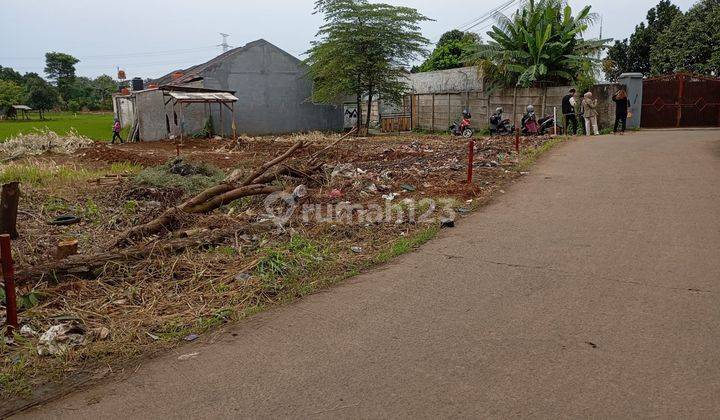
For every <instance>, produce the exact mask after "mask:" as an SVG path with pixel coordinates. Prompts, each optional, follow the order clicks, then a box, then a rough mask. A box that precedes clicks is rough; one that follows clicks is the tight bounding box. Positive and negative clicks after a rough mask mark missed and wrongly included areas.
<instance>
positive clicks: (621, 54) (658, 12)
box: [603, 0, 682, 81]
mask: <svg viewBox="0 0 720 420" xmlns="http://www.w3.org/2000/svg"><path fill="white" fill-rule="evenodd" d="M681 15H682V12H681V11H680V9H679V8H678V7H677V6H675V5H674V4H672V2H671V1H670V0H661V1H660V3H658V4H657V6H655V7H653V8H652V9H650V10H648V12H647V16H646V20H647V25H646V24H645V22H640V24H638V25H637V26H636V27H635V31H634V32H633V33H632V35H630V39H629V40H627V39H625V40H623V41H622V42H620V41H616V42H615V44H614V45H613V46H612V47H610V49H609V50H608V56H607V58H606V59H605V61H604V63H603V69H604V71H605V77H606V78H607V79H608V80H610V81H615V80H617V77H618V76H619V75H620V74H622V73H627V72H634V73H643V74H650V73H651V72H652V65H651V62H650V56H651V54H652V50H653V47H654V46H655V44H656V43H657V40H658V37H659V36H660V35H661V34H662V33H663V32H665V30H666V29H667V28H669V27H670V24H671V23H672V22H673V21H674V20H675V18H676V17H677V16H681Z"/></svg>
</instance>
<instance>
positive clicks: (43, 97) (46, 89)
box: [25, 77, 59, 119]
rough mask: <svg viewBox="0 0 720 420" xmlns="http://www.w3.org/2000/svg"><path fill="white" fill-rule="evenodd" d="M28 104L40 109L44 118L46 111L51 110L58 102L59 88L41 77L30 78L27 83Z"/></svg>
mask: <svg viewBox="0 0 720 420" xmlns="http://www.w3.org/2000/svg"><path fill="white" fill-rule="evenodd" d="M25 92H26V98H27V101H26V105H27V106H29V107H30V108H33V109H37V110H38V111H40V118H41V119H44V118H45V115H44V111H47V110H50V109H52V108H53V107H55V105H57V104H58V100H59V95H58V91H57V89H55V87H53V86H52V85H50V83H48V82H46V81H45V80H43V79H42V78H40V77H34V78H30V79H29V80H28V81H27V83H26V84H25Z"/></svg>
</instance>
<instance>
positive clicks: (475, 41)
mask: <svg viewBox="0 0 720 420" xmlns="http://www.w3.org/2000/svg"><path fill="white" fill-rule="evenodd" d="M479 44H480V37H479V36H478V35H477V34H475V33H472V32H462V31H459V30H457V29H453V30H452V31H449V32H446V33H444V34H443V35H442V37H440V40H439V41H438V43H437V44H436V46H435V49H434V50H433V52H432V53H431V54H430V57H428V59H427V60H425V62H424V63H422V65H420V67H417V68H414V70H415V72H426V71H435V70H447V69H455V68H458V67H463V66H465V65H467V64H466V61H467V59H468V57H469V56H470V55H471V54H472V52H473V51H475V50H476V47H477V45H479Z"/></svg>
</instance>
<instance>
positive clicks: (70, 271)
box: [15, 223, 275, 284]
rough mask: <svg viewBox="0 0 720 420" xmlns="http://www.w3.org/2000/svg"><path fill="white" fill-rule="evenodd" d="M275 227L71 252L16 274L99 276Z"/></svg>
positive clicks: (23, 278)
mask: <svg viewBox="0 0 720 420" xmlns="http://www.w3.org/2000/svg"><path fill="white" fill-rule="evenodd" d="M274 227H275V225H274V224H271V223H264V224H256V225H249V226H247V227H242V228H227V229H216V230H212V231H205V232H203V231H198V232H197V234H196V235H194V236H189V237H188V236H184V237H179V238H172V239H168V240H164V241H163V242H152V243H149V244H142V245H137V246H133V247H128V248H125V249H122V250H116V251H108V252H101V253H97V254H89V255H71V256H69V257H67V258H66V259H64V260H62V261H54V262H50V263H45V264H40V265H36V266H33V267H30V268H27V269H24V270H20V271H18V272H17V273H16V274H15V276H16V279H17V281H18V283H19V284H28V283H30V282H38V281H40V280H46V281H48V280H49V281H50V282H57V281H59V280H60V279H61V278H62V277H64V276H68V275H73V276H77V277H96V276H97V275H99V272H100V271H101V270H102V269H103V268H105V267H106V266H107V265H108V264H110V263H131V262H133V261H139V260H143V259H145V258H148V257H150V256H152V255H153V254H160V255H168V254H176V253H178V252H182V251H184V250H186V249H193V248H201V247H206V246H211V245H216V244H219V243H222V242H223V241H224V240H225V239H227V238H232V237H235V236H236V235H245V234H257V233H262V232H267V231H269V230H271V229H273V228H274Z"/></svg>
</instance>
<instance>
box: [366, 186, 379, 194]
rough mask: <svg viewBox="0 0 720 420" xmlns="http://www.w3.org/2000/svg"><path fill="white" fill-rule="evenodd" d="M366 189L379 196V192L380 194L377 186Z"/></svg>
mask: <svg viewBox="0 0 720 420" xmlns="http://www.w3.org/2000/svg"><path fill="white" fill-rule="evenodd" d="M365 189H366V190H367V191H369V192H371V193H373V194H377V192H378V187H377V185H375V184H370V185H368V186H367V188H365Z"/></svg>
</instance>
